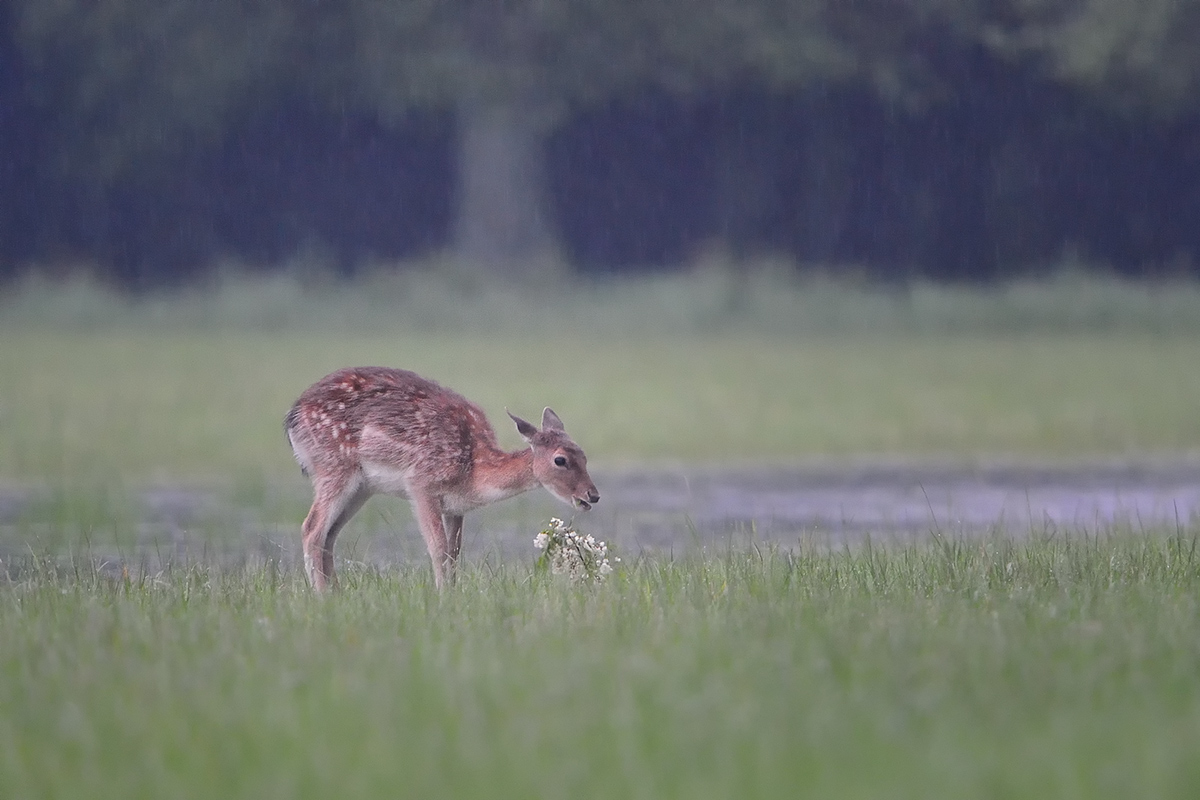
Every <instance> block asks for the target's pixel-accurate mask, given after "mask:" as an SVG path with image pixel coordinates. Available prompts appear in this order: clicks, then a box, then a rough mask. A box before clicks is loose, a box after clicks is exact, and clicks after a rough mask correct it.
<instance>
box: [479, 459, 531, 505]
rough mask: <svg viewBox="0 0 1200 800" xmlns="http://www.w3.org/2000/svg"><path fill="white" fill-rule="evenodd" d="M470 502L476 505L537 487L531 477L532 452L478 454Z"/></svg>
mask: <svg viewBox="0 0 1200 800" xmlns="http://www.w3.org/2000/svg"><path fill="white" fill-rule="evenodd" d="M471 483H472V486H471V490H472V491H471V494H472V495H473V497H472V500H473V501H474V502H477V503H479V504H481V505H482V504H483V503H491V502H494V501H496V500H503V499H505V498H508V497H512V496H513V495H518V494H521V493H522V492H528V491H529V490H530V489H532V488H534V487H535V486H537V485H538V481H537V478H535V477H534V476H533V451H532V450H530V449H528V448H526V449H524V450H517V451H516V452H512V453H509V452H506V451H504V450H501V449H499V448H487V449H486V450H485V451H484V452H482V453H479V454H478V455H477V457H476V460H475V469H474V470H473V474H472V481H471Z"/></svg>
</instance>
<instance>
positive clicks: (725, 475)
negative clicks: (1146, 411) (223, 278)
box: [0, 460, 1200, 565]
mask: <svg viewBox="0 0 1200 800" xmlns="http://www.w3.org/2000/svg"><path fill="white" fill-rule="evenodd" d="M595 478H596V480H597V484H598V485H599V487H600V490H601V493H602V496H603V499H602V501H601V503H600V504H598V505H597V506H596V508H595V509H594V510H593V511H592V512H590V513H588V514H586V515H585V514H577V515H576V516H575V523H576V525H577V527H578V528H579V529H580V530H583V531H585V532H589V533H595V534H598V535H602V536H604V537H606V538H607V539H608V540H609V541H610V542H612V543H613V544H615V545H616V546H617V547H618V548H619V549H620V550H621V551H622V552H624V553H637V552H642V551H671V552H682V551H686V550H689V549H694V548H695V547H697V546H700V547H715V546H729V545H733V546H740V545H745V544H747V543H748V542H750V541H755V542H759V543H771V544H776V545H778V546H782V547H792V546H796V545H798V544H803V545H808V546H811V545H817V546H832V547H842V546H846V545H849V546H854V545H855V544H857V543H861V542H862V541H864V540H865V539H866V538H867V537H868V536H869V537H870V538H871V540H872V541H874V542H884V541H889V540H900V541H911V540H920V539H921V538H924V537H929V536H931V535H932V534H933V533H935V532H940V533H943V534H947V535H953V536H959V537H971V536H981V535H994V534H997V533H1000V534H1005V535H1013V536H1024V535H1029V534H1031V533H1032V534H1053V533H1076V534H1078V533H1084V532H1086V533H1097V532H1101V533H1102V532H1106V531H1109V530H1112V529H1114V528H1123V529H1127V530H1131V531H1134V532H1138V531H1144V530H1152V529H1157V530H1163V529H1166V530H1175V529H1176V528H1177V527H1184V528H1190V529H1191V530H1193V531H1194V530H1195V528H1196V526H1197V525H1198V524H1200V460H1193V461H1176V462H1146V463H1140V464H1129V463H1122V464H1118V463H1114V464H1089V465H1083V466H1073V467H1031V466H1028V465H998V466H990V467H971V468H963V467H955V466H939V465H914V464H911V463H896V464H881V463H874V464H859V465H838V466H796V467H787V468H771V469H767V468H762V469H754V468H744V469H718V468H710V469H655V470H630V471H625V472H620V473H609V474H603V473H599V474H596V475H595ZM237 497H238V495H237V493H236V492H234V493H232V495H231V494H230V492H220V491H215V490H211V489H196V488H186V487H161V486H160V487H155V488H151V489H144V490H140V491H138V492H136V493H134V496H133V497H132V498H130V499H128V500H127V502H113V501H111V499H109V500H107V501H105V502H101V503H99V505H100V506H101V508H99V509H95V508H90V509H89V508H84V509H83V510H82V511H80V510H79V509H70V508H66V509H64V508H62V507H61V506H62V499H61V498H60V499H57V500H56V499H55V498H54V497H53V496H52V494H48V493H45V492H38V491H36V490H30V489H24V490H18V489H16V488H11V487H10V488H4V487H0V559H2V558H4V557H5V556H7V557H8V558H9V559H10V560H11V557H12V556H13V555H14V554H16V553H21V552H27V551H28V550H29V549H30V541H33V542H34V543H35V547H44V546H47V545H49V546H51V547H57V549H60V550H61V549H62V548H64V547H66V548H72V549H76V548H78V546H79V543H80V542H81V541H83V542H85V543H86V546H87V552H89V553H91V554H92V555H93V556H94V557H97V558H101V559H104V560H108V561H113V562H115V561H117V560H120V561H130V560H138V561H140V562H142V563H145V564H148V565H149V564H152V563H162V562H164V561H169V560H171V559H184V558H186V559H187V560H195V559H197V558H202V559H205V560H213V559H216V560H221V561H225V560H233V561H235V562H242V561H245V560H247V559H249V560H263V559H266V560H279V561H283V562H291V561H295V560H297V559H298V540H299V535H298V528H299V523H300V520H301V519H302V518H303V516H304V511H305V510H306V506H307V501H308V495H307V492H306V487H305V486H304V484H303V483H301V482H299V481H297V482H296V483H295V484H294V485H292V484H289V485H288V486H287V487H283V488H279V489H278V490H277V491H274V492H271V491H268V492H267V494H266V495H264V496H263V497H261V498H258V499H256V500H254V501H249V502H248V501H247V500H246V498H245V497H242V498H241V499H240V500H239V499H237ZM56 504H57V505H56ZM92 505H97V503H96V501H94V500H93V501H92ZM80 514H82V515H83V516H82V517H80V516H79V515H80ZM569 515H570V509H568V508H566V507H565V506H562V505H560V504H558V503H557V502H556V501H554V500H553V499H552V498H550V497H549V495H547V494H546V493H545V492H534V493H530V494H527V495H523V496H522V497H520V498H516V499H513V500H509V501H506V502H504V503H501V504H498V505H496V506H494V507H492V508H489V509H485V510H483V511H481V512H478V513H476V514H474V515H471V516H468V521H467V529H466V554H467V556H468V558H494V559H499V560H513V559H528V558H531V557H532V555H533V551H532V549H531V547H530V543H531V541H532V537H533V535H534V534H535V533H536V532H537V530H538V529H539V527H540V525H541V523H542V522H544V521H545V520H546V519H548V518H549V517H550V516H563V517H567V516H569ZM77 519H78V520H81V521H78V522H76V521H75V520H77ZM64 520H66V522H65V523H64V522H63V521H64ZM64 525H65V527H71V526H75V528H77V529H76V530H64V529H62V528H63V527H64ZM56 526H57V528H56ZM85 528H86V530H85ZM339 555H341V556H343V557H346V558H350V559H357V560H363V561H369V562H375V563H387V564H391V563H396V562H397V561H405V560H408V559H417V560H421V559H423V558H424V549H423V545H422V543H421V540H420V536H419V534H418V533H417V531H416V528H415V523H414V522H413V520H412V515H411V512H410V510H409V508H408V506H407V504H406V503H404V502H402V501H398V500H395V499H391V498H377V499H374V500H372V501H371V502H370V503H368V504H367V506H366V508H365V509H364V510H363V511H362V512H360V514H359V516H358V517H357V518H356V519H355V521H354V523H353V524H352V525H351V526H350V527H349V528H348V529H347V531H346V532H345V533H344V534H343V539H342V541H341V542H340V543H339Z"/></svg>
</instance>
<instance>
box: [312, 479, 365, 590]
mask: <svg viewBox="0 0 1200 800" xmlns="http://www.w3.org/2000/svg"><path fill="white" fill-rule="evenodd" d="M314 494H315V496H314V497H313V504H312V509H310V510H309V512H308V516H307V517H305V519H304V526H303V528H302V530H303V533H304V567H305V571H306V572H307V573H308V582H309V584H310V585H311V586H312V587H313V589H316V590H317V591H319V592H320V591H325V590H326V589H328V588H329V587H330V586H331V585H333V583H334V581H335V573H334V566H333V545H334V542H335V541H336V540H337V535H338V533H339V532H340V531H341V530H342V528H343V527H344V526H345V524H346V523H347V522H349V521H350V518H351V517H353V516H354V515H355V514H356V513H357V512H358V510H359V509H360V508H362V506H363V503H365V502H367V498H368V497H370V496H371V492H370V490H369V489H367V488H366V486H364V485H363V482H362V479H361V477H360V476H359V475H358V473H357V472H353V473H343V474H341V475H338V476H336V477H329V478H325V479H319V480H316V481H314Z"/></svg>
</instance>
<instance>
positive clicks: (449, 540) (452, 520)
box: [442, 514, 463, 583]
mask: <svg viewBox="0 0 1200 800" xmlns="http://www.w3.org/2000/svg"><path fill="white" fill-rule="evenodd" d="M442 523H443V524H444V525H445V528H446V554H447V555H448V556H449V557H450V583H454V578H455V575H456V573H457V572H458V554H459V553H460V552H462V532H463V515H462V514H444V515H442Z"/></svg>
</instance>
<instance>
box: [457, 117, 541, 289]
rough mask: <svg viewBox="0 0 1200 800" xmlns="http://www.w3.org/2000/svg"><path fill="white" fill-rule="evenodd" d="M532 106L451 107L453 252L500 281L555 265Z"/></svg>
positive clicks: (473, 268)
mask: <svg viewBox="0 0 1200 800" xmlns="http://www.w3.org/2000/svg"><path fill="white" fill-rule="evenodd" d="M546 128H547V126H546V125H545V124H544V120H543V119H542V118H541V115H539V113H538V108H537V104H536V103H531V102H525V101H520V100H505V99H494V98H489V99H487V100H480V99H470V100H464V101H463V102H461V103H460V104H459V108H458V153H457V158H458V194H457V198H456V202H457V211H456V214H457V220H456V223H455V249H456V255H457V256H458V258H459V260H460V261H461V266H462V268H464V269H466V270H468V271H470V272H479V273H487V274H488V275H492V276H495V277H497V278H503V279H515V280H530V279H536V278H542V277H545V276H547V274H548V273H551V272H553V271H554V270H555V268H556V267H557V266H558V259H557V257H556V256H557V248H556V246H555V244H556V239H555V235H554V232H553V225H552V223H551V222H550V215H549V211H550V205H549V198H548V190H547V185H546V172H545V163H544V153H543V144H544V140H545V131H546Z"/></svg>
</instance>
